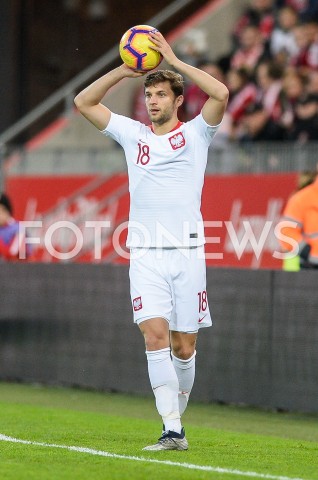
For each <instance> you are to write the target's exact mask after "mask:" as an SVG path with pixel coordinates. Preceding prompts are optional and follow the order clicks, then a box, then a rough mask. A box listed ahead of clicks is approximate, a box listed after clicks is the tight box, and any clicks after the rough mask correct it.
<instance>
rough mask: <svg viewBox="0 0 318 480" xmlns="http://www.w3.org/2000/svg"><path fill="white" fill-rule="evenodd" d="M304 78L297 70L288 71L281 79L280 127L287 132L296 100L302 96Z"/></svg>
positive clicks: (292, 118)
mask: <svg viewBox="0 0 318 480" xmlns="http://www.w3.org/2000/svg"><path fill="white" fill-rule="evenodd" d="M304 90H305V77H303V76H302V75H301V74H300V73H299V72H298V71H297V70H295V69H289V70H288V71H287V72H286V73H285V75H284V78H283V84H282V91H281V95H280V101H281V106H282V116H281V119H280V123H281V125H282V126H283V127H284V128H285V129H286V132H287V134H288V132H289V131H290V130H291V129H292V127H293V122H294V118H295V105H296V102H297V100H298V99H299V98H300V97H301V96H302V95H303V94H304Z"/></svg>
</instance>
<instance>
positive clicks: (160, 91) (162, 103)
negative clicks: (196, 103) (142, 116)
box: [145, 82, 182, 125]
mask: <svg viewBox="0 0 318 480" xmlns="http://www.w3.org/2000/svg"><path fill="white" fill-rule="evenodd" d="M145 97H146V107H147V112H148V115H149V118H150V120H151V122H153V123H155V124H157V125H163V124H165V123H166V122H168V121H169V120H171V118H172V117H173V116H174V115H176V114H177V111H178V107H179V105H181V103H182V96H180V97H177V98H176V97H175V94H174V93H173V91H172V90H171V87H170V83H169V82H161V83H158V84H157V85H153V86H151V87H147V88H146V90H145Z"/></svg>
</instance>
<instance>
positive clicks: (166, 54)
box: [149, 32, 178, 66]
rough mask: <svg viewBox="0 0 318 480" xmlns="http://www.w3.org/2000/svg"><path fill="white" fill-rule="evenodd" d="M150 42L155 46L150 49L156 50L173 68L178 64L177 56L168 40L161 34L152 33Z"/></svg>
mask: <svg viewBox="0 0 318 480" xmlns="http://www.w3.org/2000/svg"><path fill="white" fill-rule="evenodd" d="M149 40H151V41H152V42H153V43H154V45H151V47H150V48H152V49H153V50H156V52H159V53H161V55H162V56H163V58H164V59H165V60H166V61H167V62H168V63H169V65H171V66H173V65H174V64H175V63H176V61H177V60H178V58H177V56H176V55H175V53H174V52H173V50H172V48H171V47H170V45H169V43H168V42H167V40H166V39H165V38H164V36H163V35H162V34H161V33H160V32H150V33H149Z"/></svg>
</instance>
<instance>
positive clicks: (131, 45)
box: [119, 25, 162, 72]
mask: <svg viewBox="0 0 318 480" xmlns="http://www.w3.org/2000/svg"><path fill="white" fill-rule="evenodd" d="M153 31H157V29H156V28H154V27H151V26H150V25H136V26H135V27H132V28H130V29H129V30H127V32H126V33H124V35H123V36H122V38H121V40H120V44H119V53H120V56H121V59H122V61H123V62H124V63H125V64H126V65H128V67H129V68H131V69H133V70H138V71H140V72H147V71H148V70H153V69H154V68H156V67H157V66H158V65H159V63H160V62H161V60H162V55H161V54H160V53H159V52H156V51H155V50H152V49H151V48H149V47H150V45H153V43H152V42H151V41H150V40H149V39H148V35H149V32H153Z"/></svg>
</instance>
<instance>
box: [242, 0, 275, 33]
mask: <svg viewBox="0 0 318 480" xmlns="http://www.w3.org/2000/svg"><path fill="white" fill-rule="evenodd" d="M274 24H275V18H274V1H273V0H250V5H249V7H248V8H247V9H246V10H245V12H244V13H243V15H242V16H241V17H240V18H239V20H238V22H237V24H236V26H235V28H234V41H235V42H237V41H238V40H239V38H240V36H241V34H242V31H243V30H244V28H245V27H246V26H248V25H253V26H256V27H258V28H259V30H260V33H261V36H262V38H263V39H264V40H265V41H266V40H268V39H269V38H270V36H271V33H272V31H273V28H274Z"/></svg>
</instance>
